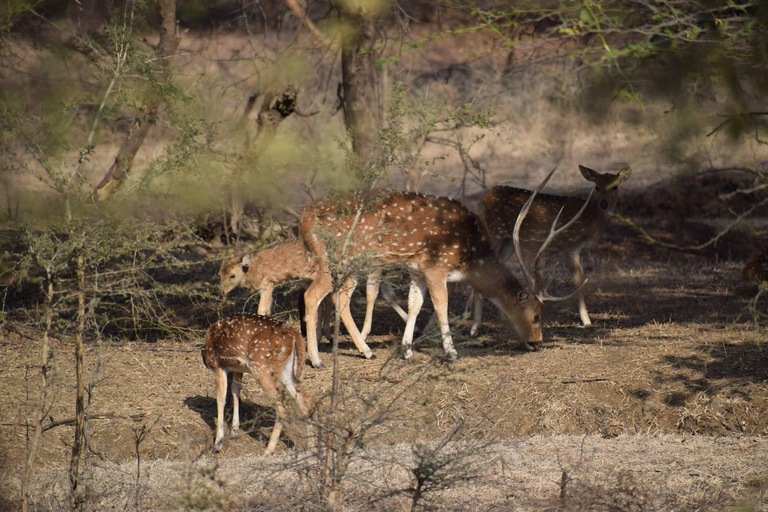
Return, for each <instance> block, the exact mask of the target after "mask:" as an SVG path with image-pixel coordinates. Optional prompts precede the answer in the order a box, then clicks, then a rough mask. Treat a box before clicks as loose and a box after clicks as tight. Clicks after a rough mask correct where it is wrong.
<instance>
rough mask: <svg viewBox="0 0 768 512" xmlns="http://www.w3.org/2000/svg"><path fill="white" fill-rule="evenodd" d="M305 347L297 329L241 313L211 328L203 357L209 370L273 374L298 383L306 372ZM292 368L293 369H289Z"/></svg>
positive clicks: (207, 333) (267, 318)
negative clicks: (284, 376)
mask: <svg viewBox="0 0 768 512" xmlns="http://www.w3.org/2000/svg"><path fill="white" fill-rule="evenodd" d="M304 355H305V347H304V341H303V339H302V337H301V334H300V333H299V332H298V331H296V330H295V329H293V328H291V327H289V326H287V325H285V324H283V323H282V322H279V321H277V320H274V319H272V318H269V317H265V316H260V315H254V314H238V315H231V316H229V317H226V318H223V319H221V320H219V321H218V322H216V323H215V324H213V325H212V326H211V327H209V328H208V331H207V332H206V335H205V347H203V350H202V357H203V362H204V364H205V366H206V367H207V368H209V369H216V368H222V369H224V370H226V371H237V372H251V373H253V374H271V375H273V376H274V377H276V378H277V377H281V376H283V374H284V373H285V372H288V373H289V375H290V376H291V377H292V378H293V379H294V380H296V381H299V380H300V379H301V374H302V372H303V370H304ZM289 365H290V366H289Z"/></svg>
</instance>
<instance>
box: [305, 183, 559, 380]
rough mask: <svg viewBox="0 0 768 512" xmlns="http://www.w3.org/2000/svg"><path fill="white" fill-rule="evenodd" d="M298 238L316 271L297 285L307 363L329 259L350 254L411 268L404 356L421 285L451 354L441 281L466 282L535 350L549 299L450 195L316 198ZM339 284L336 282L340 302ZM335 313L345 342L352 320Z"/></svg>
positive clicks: (329, 283) (353, 331) (313, 351)
mask: <svg viewBox="0 0 768 512" xmlns="http://www.w3.org/2000/svg"><path fill="white" fill-rule="evenodd" d="M553 171H554V170H553ZM550 175H551V174H550ZM542 186H543V184H542ZM556 235H557V233H553V234H552V236H556ZM299 237H300V238H301V239H302V240H303V241H304V243H305V245H306V246H307V248H308V250H309V251H310V252H311V253H312V254H313V255H314V256H315V257H316V258H317V259H318V262H319V271H318V273H317V274H316V276H315V279H314V281H313V282H312V284H311V285H310V286H309V287H308V288H307V290H306V291H305V292H304V301H305V304H306V322H307V347H308V352H309V357H310V359H311V361H312V365H313V366H315V367H320V366H321V365H322V362H321V361H320V358H319V356H318V353H317V338H316V337H314V336H313V331H314V326H315V325H316V323H317V305H318V304H319V302H320V301H321V300H322V299H323V298H324V297H325V296H326V295H327V294H328V293H329V292H330V291H331V289H332V288H333V278H332V275H331V272H330V264H331V263H330V262H331V261H333V262H340V263H341V264H342V265H344V264H345V263H346V262H349V261H351V260H352V259H354V258H357V257H361V258H369V259H371V260H375V261H377V262H380V263H384V264H391V263H396V262H404V263H406V264H408V265H409V266H410V267H411V268H412V269H413V270H415V271H416V272H415V273H414V275H413V281H412V283H411V288H410V292H409V296H408V318H407V320H406V325H405V332H404V333H403V348H404V356H405V358H406V359H407V358H409V357H411V355H412V342H413V333H414V328H415V323H416V316H417V315H418V313H419V310H420V308H421V305H422V304H423V302H424V292H425V291H426V290H427V289H429V293H430V296H431V298H432V303H433V305H434V308H435V312H436V315H437V319H438V322H439V324H440V332H441V334H442V341H443V349H444V350H445V353H446V354H447V355H448V357H449V358H450V359H456V357H457V354H456V349H455V348H454V347H453V340H452V338H451V333H450V328H449V326H448V289H447V283H448V282H457V281H466V282H468V283H469V284H470V285H471V286H472V287H473V288H475V289H476V290H477V291H478V292H480V293H482V294H483V295H484V296H485V297H488V298H489V299H490V300H491V302H493V303H494V304H495V305H496V306H497V307H498V308H499V309H500V310H501V311H502V312H503V313H504V314H505V315H506V316H507V317H508V318H509V319H510V320H511V321H512V324H513V326H514V328H515V330H516V331H517V333H518V334H519V335H520V337H521V338H522V339H523V344H524V346H525V347H526V348H528V349H529V350H536V349H537V348H538V345H539V344H540V343H541V339H542V337H541V305H542V301H544V300H555V298H554V297H550V296H549V295H547V294H546V292H545V291H544V289H543V287H542V288H537V289H536V290H535V294H531V292H529V291H528V290H527V289H526V288H525V287H524V286H523V285H521V284H520V282H518V280H517V279H515V277H514V275H512V273H511V272H510V271H509V270H508V269H507V267H506V266H504V264H503V263H502V262H501V261H499V259H498V258H497V256H496V253H495V252H494V251H493V248H492V247H491V242H490V235H489V234H488V231H487V229H486V228H485V225H484V224H483V222H482V221H481V220H480V219H479V218H478V217H477V216H476V215H475V214H473V213H471V212H470V211H469V210H468V209H467V208H466V207H464V206H463V205H462V204H461V203H459V202H458V201H454V200H452V199H448V198H443V197H434V196H428V195H423V194H417V193H408V192H406V193H403V192H390V193H379V195H378V196H377V197H371V198H365V199H355V200H346V201H344V200H326V201H323V202H317V203H314V204H311V205H309V206H308V207H307V208H306V209H305V210H304V212H303V213H302V216H301V221H300V224H299ZM531 284H543V280H537V281H535V282H534V281H533V280H531ZM347 289H348V287H347V286H342V287H341V289H340V294H341V296H342V301H344V300H345V295H346V294H347ZM565 298H567V297H565ZM342 319H343V320H344V325H345V326H346V328H347V331H348V332H349V334H350V336H351V337H352V339H353V341H355V343H358V342H360V341H362V340H361V339H360V333H359V331H358V330H357V328H356V326H355V325H354V322H351V321H349V322H348V320H351V318H350V317H346V318H345V317H342ZM362 343H365V342H364V341H362Z"/></svg>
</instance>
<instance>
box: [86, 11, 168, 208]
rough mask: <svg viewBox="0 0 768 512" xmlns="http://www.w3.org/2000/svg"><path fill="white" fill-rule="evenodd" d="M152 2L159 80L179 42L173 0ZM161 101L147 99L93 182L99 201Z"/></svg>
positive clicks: (126, 164)
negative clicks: (156, 17)
mask: <svg viewBox="0 0 768 512" xmlns="http://www.w3.org/2000/svg"><path fill="white" fill-rule="evenodd" d="M155 4H156V5H157V10H158V14H159V16H160V41H159V43H158V45H157V56H158V57H159V62H160V66H161V67H162V73H161V76H160V77H159V80H160V81H164V80H167V79H168V70H169V69H170V65H171V62H170V58H171V57H172V56H173V55H175V54H176V48H177V45H178V41H177V40H176V0H155ZM161 105H162V99H161V97H160V96H155V97H154V98H153V99H152V100H150V102H149V103H148V105H147V108H146V110H145V111H144V113H143V114H142V115H140V116H139V117H138V118H137V119H136V122H135V123H134V125H133V128H132V129H131V133H130V135H129V136H128V138H127V139H125V140H124V141H123V143H122V145H121V146H120V150H119V151H118V152H117V155H116V156H115V160H114V162H113V163H112V165H111V166H110V168H109V170H108V171H107V173H106V174H105V175H104V178H102V180H101V182H99V184H98V185H96V189H95V195H96V199H97V200H98V201H104V200H105V199H107V198H108V197H109V196H110V195H111V194H112V192H114V190H115V189H116V188H117V187H118V185H119V184H120V183H122V182H123V180H124V179H125V177H126V176H127V175H128V173H129V172H130V171H131V169H132V167H133V159H134V158H135V157H136V154H137V153H138V152H139V149H141V146H142V144H143V143H144V139H145V138H146V137H147V134H148V133H149V130H150V128H152V126H154V124H155V119H156V118H157V114H158V111H159V109H160V106H161Z"/></svg>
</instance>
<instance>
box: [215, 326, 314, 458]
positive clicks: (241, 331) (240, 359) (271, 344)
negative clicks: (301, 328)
mask: <svg viewBox="0 0 768 512" xmlns="http://www.w3.org/2000/svg"><path fill="white" fill-rule="evenodd" d="M202 356H203V362H204V363H205V366H206V368H208V369H210V370H211V371H212V372H213V375H214V377H215V379H216V411H217V415H216V440H215V442H214V445H213V451H214V453H215V452H217V451H219V449H220V448H221V442H222V440H223V439H224V403H225V401H226V398H227V397H226V394H227V378H228V376H229V375H232V405H233V411H232V431H233V432H234V431H237V430H238V429H239V428H240V384H241V382H242V379H243V374H244V373H250V374H252V375H253V376H254V377H255V378H256V380H257V381H258V382H259V384H260V385H261V387H262V388H263V389H264V391H265V392H266V393H267V395H269V396H270V397H271V398H273V399H274V400H276V401H277V420H276V421H275V426H274V427H273V429H272V435H271V436H270V437H269V444H268V445H267V450H266V452H265V454H266V455H269V454H271V453H272V452H273V451H274V450H275V447H276V446H277V441H278V439H279V438H280V432H281V430H282V428H283V426H282V422H281V418H284V417H285V403H284V396H282V395H281V391H287V392H288V394H290V395H291V397H293V398H294V399H295V400H296V403H297V405H298V406H299V409H300V410H301V413H302V414H303V415H304V416H305V417H309V406H308V405H307V399H306V397H305V395H304V391H303V390H302V389H301V385H300V381H301V373H302V371H303V370H304V339H303V338H302V337H301V334H299V332H298V331H296V330H295V329H292V328H291V327H288V326H287V325H284V324H282V323H280V322H278V321H276V320H273V319H271V318H269V317H265V316H259V315H253V314H240V315H232V316H229V317H227V318H224V319H221V320H219V321H218V322H216V323H215V324H213V325H212V326H211V327H210V328H209V329H208V332H207V333H206V335H205V347H204V348H203V350H202Z"/></svg>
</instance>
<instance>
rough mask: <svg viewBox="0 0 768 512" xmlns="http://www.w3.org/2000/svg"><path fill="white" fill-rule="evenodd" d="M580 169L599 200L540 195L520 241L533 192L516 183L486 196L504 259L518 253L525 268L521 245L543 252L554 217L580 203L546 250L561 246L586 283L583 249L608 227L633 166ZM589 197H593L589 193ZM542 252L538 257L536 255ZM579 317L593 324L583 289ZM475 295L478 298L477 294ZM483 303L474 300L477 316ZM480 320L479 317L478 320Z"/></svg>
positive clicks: (573, 273)
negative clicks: (525, 208)
mask: <svg viewBox="0 0 768 512" xmlns="http://www.w3.org/2000/svg"><path fill="white" fill-rule="evenodd" d="M579 169H580V170H581V174H582V175H583V176H584V178H586V179H587V180H588V181H591V182H593V183H594V184H595V185H594V187H593V191H594V200H590V199H587V201H586V202H585V201H584V200H583V199H579V198H576V197H562V196H554V195H549V194H538V195H537V196H536V199H535V200H534V201H533V203H532V204H531V205H529V208H530V213H529V214H528V216H527V220H526V221H525V222H523V223H522V227H521V228H520V233H519V235H520V241H519V244H517V245H516V244H515V243H514V240H513V236H512V234H513V231H514V227H515V223H516V222H517V221H518V218H519V214H520V212H521V211H522V209H523V205H524V204H525V203H526V201H527V200H529V199H530V196H531V192H530V191H529V190H524V189H520V188H513V187H504V186H499V187H494V188H493V189H491V190H490V191H489V192H488V193H487V194H486V195H485V197H484V198H483V200H482V205H483V209H484V213H485V221H486V223H487V225H488V230H489V232H490V234H491V236H492V237H493V239H494V241H496V243H497V252H498V254H499V259H501V261H507V260H508V259H509V257H510V256H511V255H512V253H513V252H515V253H517V255H518V260H519V261H520V264H521V265H523V267H525V265H524V263H523V259H522V255H521V254H520V251H519V250H518V246H519V247H522V249H525V250H527V251H534V252H537V254H538V255H540V254H542V251H541V248H542V247H544V242H545V240H546V239H547V230H548V228H549V226H552V225H553V222H554V219H555V218H556V217H557V216H558V215H559V214H560V213H562V214H563V215H564V216H565V217H569V216H572V215H573V214H574V213H575V212H576V211H578V210H579V209H580V208H581V209H582V210H583V212H584V213H583V214H582V215H581V217H579V219H578V220H576V221H575V222H574V223H573V224H572V225H571V226H570V227H569V228H568V229H567V230H565V231H564V232H563V234H562V236H560V237H559V238H557V239H556V240H553V241H551V242H550V244H548V246H547V249H550V250H552V251H559V252H560V253H562V254H563V255H564V256H565V261H566V266H567V267H568V270H569V271H570V273H571V276H572V278H573V282H574V284H576V286H578V287H581V286H582V285H583V284H584V271H583V269H582V267H581V260H580V252H581V248H582V247H584V246H585V245H586V244H588V243H591V242H594V241H595V240H596V239H597V238H598V237H599V236H600V234H601V233H602V232H603V231H604V230H605V228H606V226H607V225H608V223H609V222H610V220H611V214H612V213H613V212H614V210H615V209H616V202H617V201H618V198H619V185H621V184H622V183H624V182H625V181H627V179H628V178H629V175H630V173H631V172H632V170H631V169H630V168H629V167H626V168H624V169H622V170H620V171H619V172H618V173H617V174H611V173H599V172H596V171H593V170H592V169H589V168H587V167H584V166H582V165H580V166H579ZM590 197H592V196H591V195H590ZM537 257H538V256H537ZM578 298H579V316H580V317H581V321H582V323H583V324H584V326H585V327H588V326H590V325H592V322H591V320H590V319H589V314H588V313H587V306H586V303H585V302H584V296H583V294H582V293H581V292H579V293H578ZM476 300H479V298H477V297H476ZM477 311H478V307H477V304H476V305H475V312H476V315H477ZM477 322H478V319H477V317H476V320H475V324H477Z"/></svg>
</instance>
